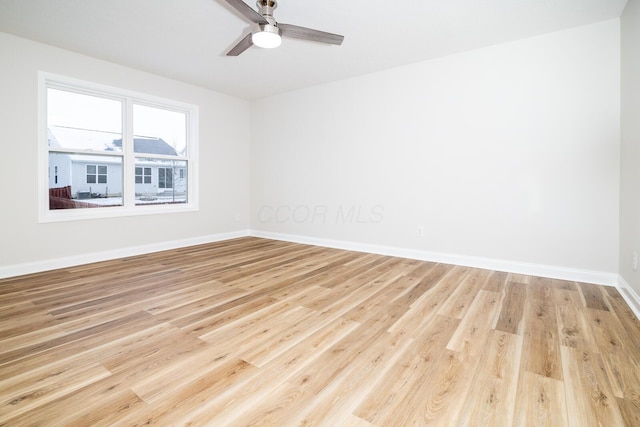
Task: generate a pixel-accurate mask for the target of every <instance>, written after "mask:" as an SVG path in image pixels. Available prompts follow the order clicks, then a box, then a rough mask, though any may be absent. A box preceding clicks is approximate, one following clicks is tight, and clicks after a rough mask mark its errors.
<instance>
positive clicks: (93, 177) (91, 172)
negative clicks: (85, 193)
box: [87, 165, 107, 184]
mask: <svg viewBox="0 0 640 427" xmlns="http://www.w3.org/2000/svg"><path fill="white" fill-rule="evenodd" d="M106 183H107V167H106V166H102V165H87V184H106Z"/></svg>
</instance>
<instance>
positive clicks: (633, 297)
mask: <svg viewBox="0 0 640 427" xmlns="http://www.w3.org/2000/svg"><path fill="white" fill-rule="evenodd" d="M616 288H618V291H619V292H620V295H622V298H624V300H625V301H626V302H627V305H628V306H629V308H631V311H633V314H635V315H636V317H637V318H638V319H640V296H639V295H638V294H637V293H636V291H634V290H633V288H632V287H631V285H629V283H628V282H627V281H626V280H624V277H622V276H618V283H617V285H616Z"/></svg>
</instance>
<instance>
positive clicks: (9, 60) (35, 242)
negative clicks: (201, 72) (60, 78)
mask: <svg viewBox="0 0 640 427" xmlns="http://www.w3.org/2000/svg"><path fill="white" fill-rule="evenodd" d="M0 64H2V66H1V67H0V118H1V119H0V120H1V122H0V123H1V126H0V138H1V142H0V144H1V145H2V160H1V164H2V167H0V182H1V186H0V191H1V196H0V206H1V209H0V277H2V276H3V275H5V276H6V275H10V274H11V273H20V272H27V271H29V270H37V269H39V267H43V268H47V267H53V266H55V265H56V264H55V262H53V261H55V260H56V259H62V260H64V262H63V264H64V263H73V262H74V261H80V262H81V261H83V260H87V258H86V255H87V254H97V253H108V254H110V255H115V254H117V253H121V252H122V251H123V250H125V249H127V248H144V250H148V249H149V248H153V247H156V246H154V245H160V246H162V245H165V244H166V243H167V242H176V241H182V242H189V241H195V240H203V239H204V240H206V239H207V238H209V236H217V235H225V234H226V233H233V232H237V231H239V230H240V231H241V232H242V233H246V229H247V228H248V225H249V219H248V214H247V212H248V210H249V169H248V167H249V161H248V158H249V111H250V110H249V103H248V102H246V101H242V100H239V99H235V98H232V97H228V96H224V95H221V94H218V93H215V92H211V91H208V90H205V89H202V88H198V87H194V86H190V85H187V84H184V83H180V82H176V81H173V80H169V79H166V78H162V77H158V76H155V75H151V74H148V73H144V72H140V71H136V70H133V69H130V68H126V67H122V66H119V65H116V64H113V63H108V62H104V61H100V60H96V59H93V58H89V57H86V56H82V55H79V54H76V53H72V52H69V51H65V50H61V49H57V48H54V47H51V46H47V45H43V44H39V43H35V42H31V41H28V40H25V39H21V38H17V37H14V36H10V35H7V34H4V33H0ZM39 70H42V71H46V72H50V73H55V74H60V75H64V76H68V77H72V78H77V79H82V80H87V81H91V82H95V83H99V84H104V85H109V86H115V87H119V88H123V89H127V90H133V91H137V92H140V93H146V94H150V95H155V96H158V97H164V98H169V99H174V100H177V101H182V102H186V103H191V104H196V105H198V106H199V108H200V129H199V136H200V149H199V153H200V180H199V183H200V189H201V191H200V210H199V211H198V212H190V213H179V214H165V215H151V216H136V217H122V218H115V219H96V220H87V221H73V222H60V223H46V224H39V223H38V212H37V201H38V198H37V194H36V191H37V188H38V183H37V176H38V173H37V172H38V171H37V132H38V128H37V118H38V106H37V100H38V97H37V84H38V71H39ZM194 239H195V240H194ZM158 247H159V246H158ZM83 257H84V258H83ZM98 258H99V257H98Z"/></svg>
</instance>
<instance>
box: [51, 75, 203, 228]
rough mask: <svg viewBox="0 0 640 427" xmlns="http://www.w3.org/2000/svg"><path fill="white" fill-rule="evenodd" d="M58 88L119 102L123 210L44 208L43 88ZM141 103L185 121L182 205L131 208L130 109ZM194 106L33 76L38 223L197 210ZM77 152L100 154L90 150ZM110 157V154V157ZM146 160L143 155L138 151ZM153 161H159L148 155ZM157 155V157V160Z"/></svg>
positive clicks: (112, 88) (131, 145)
mask: <svg viewBox="0 0 640 427" xmlns="http://www.w3.org/2000/svg"><path fill="white" fill-rule="evenodd" d="M49 88H53V89H61V90H67V91H71V92H76V93H80V94H85V95H93V96H98V97H103V98H107V99H115V100H118V101H121V102H122V105H123V108H122V110H123V111H122V115H123V117H122V123H123V129H122V145H123V150H122V153H121V157H122V159H123V163H122V164H123V189H122V190H123V206H110V207H105V208H97V209H82V208H78V209H54V210H50V209H49V146H48V140H47V125H48V124H47V89H49ZM134 104H138V105H145V106H149V107H154V108H164V109H167V110H170V111H178V112H181V113H184V114H186V117H187V156H186V157H185V159H186V161H187V176H188V177H189V182H188V185H187V202H186V203H176V204H158V205H136V204H135V185H136V184H135V158H136V153H134V152H133V106H134ZM198 113H199V111H198V106H197V105H192V104H187V103H184V102H179V101H173V100H169V99H165V98H160V97H157V96H152V95H146V94H141V93H137V92H132V91H129V90H125V89H119V88H115V87H111V86H105V85H101V84H97V83H92V82H87V81H83V80H77V79H72V78H69V77H64V76H60V75H56V74H51V73H46V72H43V71H40V72H39V73H38V219H39V222H58V221H73V220H86V219H94V218H114V217H122V216H132V215H150V214H167V213H177V212H193V211H197V210H198V193H199V191H198V188H199V186H198ZM76 151H77V152H81V154H85V153H86V154H91V155H104V153H100V152H95V151H91V150H76ZM110 155H113V153H110ZM137 156H138V157H145V154H144V153H137ZM147 157H148V156H147ZM153 157H158V156H156V155H153ZM160 157H161V156H160Z"/></svg>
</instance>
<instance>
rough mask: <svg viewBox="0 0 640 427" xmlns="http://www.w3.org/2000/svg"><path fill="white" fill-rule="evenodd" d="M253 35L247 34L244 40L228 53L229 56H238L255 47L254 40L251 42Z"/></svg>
mask: <svg viewBox="0 0 640 427" xmlns="http://www.w3.org/2000/svg"><path fill="white" fill-rule="evenodd" d="M251 36H252V34H251V33H249V34H247V35H246V36H245V37H244V38H243V39H242V40H240V41H239V42H238V44H237V45H235V46H234V47H233V48H232V49H231V50H230V51H229V52H227V56H238V55H240V54H241V53H242V52H244V51H245V50H247V49H249V48H250V47H251V46H253V40H251Z"/></svg>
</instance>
